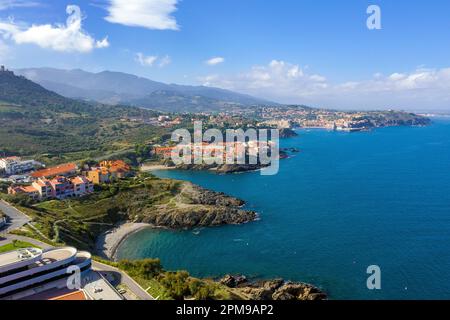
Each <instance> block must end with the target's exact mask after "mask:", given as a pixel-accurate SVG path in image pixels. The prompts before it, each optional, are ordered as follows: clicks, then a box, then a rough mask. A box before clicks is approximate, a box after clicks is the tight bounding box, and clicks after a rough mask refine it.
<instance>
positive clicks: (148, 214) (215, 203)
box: [139, 182, 258, 229]
mask: <svg viewBox="0 0 450 320" xmlns="http://www.w3.org/2000/svg"><path fill="white" fill-rule="evenodd" d="M244 204H245V203H244V201H242V200H240V199H237V198H234V197H230V196H227V195H225V194H224V193H220V192H215V191H211V190H207V189H204V188H201V187H199V186H196V185H194V184H192V183H190V182H183V183H182V184H181V186H180V188H179V190H178V193H177V195H176V196H175V197H174V198H173V199H172V201H170V202H168V203H167V204H160V205H154V206H151V207H148V208H143V209H142V210H141V214H140V217H141V218H140V219H139V220H140V221H141V222H145V223H149V224H152V225H154V226H157V227H165V228H170V229H191V228H195V227H210V226H220V225H226V224H242V223H247V222H251V221H254V220H256V219H257V217H258V216H257V214H256V212H254V211H248V210H242V209H240V207H241V206H243V205H244Z"/></svg>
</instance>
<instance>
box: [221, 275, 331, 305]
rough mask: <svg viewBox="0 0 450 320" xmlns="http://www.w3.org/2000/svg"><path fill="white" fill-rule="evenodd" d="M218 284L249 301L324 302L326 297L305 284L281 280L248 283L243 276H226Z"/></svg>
mask: <svg viewBox="0 0 450 320" xmlns="http://www.w3.org/2000/svg"><path fill="white" fill-rule="evenodd" d="M220 283H221V284H223V285H226V286H227V287H229V288H232V289H233V290H235V291H237V293H239V294H240V295H244V296H246V297H248V299H250V300H266V301H267V300H325V299H327V295H326V294H325V293H324V292H322V291H321V290H320V289H318V288H316V287H314V286H312V285H310V284H306V283H300V282H291V281H284V280H283V279H274V280H263V281H256V282H249V281H248V280H247V278H245V277H243V276H231V275H226V276H225V277H223V278H222V279H221V280H220Z"/></svg>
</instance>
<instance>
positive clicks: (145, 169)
mask: <svg viewBox="0 0 450 320" xmlns="http://www.w3.org/2000/svg"><path fill="white" fill-rule="evenodd" d="M174 169H175V167H173V168H172V167H168V166H165V165H163V164H151V165H145V164H143V165H141V167H140V171H142V172H151V171H161V170H174Z"/></svg>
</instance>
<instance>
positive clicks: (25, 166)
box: [0, 157, 40, 175]
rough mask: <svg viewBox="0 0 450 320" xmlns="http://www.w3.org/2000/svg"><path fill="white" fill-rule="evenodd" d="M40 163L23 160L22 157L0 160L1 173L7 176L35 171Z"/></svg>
mask: <svg viewBox="0 0 450 320" xmlns="http://www.w3.org/2000/svg"><path fill="white" fill-rule="evenodd" d="M37 165H40V163H38V162H36V161H34V160H22V159H21V158H20V157H8V158H1V159H0V171H4V173H5V174H6V175H17V174H21V173H24V172H28V171H31V170H33V169H34V167H35V166H37Z"/></svg>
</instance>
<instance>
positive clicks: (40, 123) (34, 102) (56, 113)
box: [0, 72, 163, 162]
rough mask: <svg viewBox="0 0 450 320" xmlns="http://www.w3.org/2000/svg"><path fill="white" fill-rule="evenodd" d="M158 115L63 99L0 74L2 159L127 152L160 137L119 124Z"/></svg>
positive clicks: (140, 127)
mask: <svg viewBox="0 0 450 320" xmlns="http://www.w3.org/2000/svg"><path fill="white" fill-rule="evenodd" d="M157 114H158V113H156V112H154V111H151V110H142V109H139V108H133V107H121V106H110V105H102V104H90V103H87V102H83V101H78V100H73V99H69V98H65V97H62V96H60V95H58V94H56V93H54V92H52V91H49V90H46V89H45V88H43V87H41V86H40V85H38V84H36V83H34V82H32V81H30V80H27V79H26V78H24V77H21V76H16V75H14V74H13V73H12V72H0V153H1V154H8V155H36V154H39V155H41V154H48V156H49V157H62V158H61V159H60V161H61V162H62V161H65V160H72V158H74V159H78V158H80V157H81V158H83V157H86V156H91V155H92V156H95V155H98V154H101V153H102V152H105V153H106V152H108V151H111V152H113V151H116V150H122V149H124V148H131V147H134V145H135V144H140V143H146V142H148V140H149V139H157V138H158V137H159V136H161V134H163V133H162V132H161V129H159V128H155V127H152V126H149V125H144V124H142V123H130V122H126V121H123V119H126V118H127V117H151V116H155V115H157ZM68 153H72V154H71V155H70V157H69V158H67V159H65V158H64V155H65V154H68ZM73 153H80V154H77V155H73Z"/></svg>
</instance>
